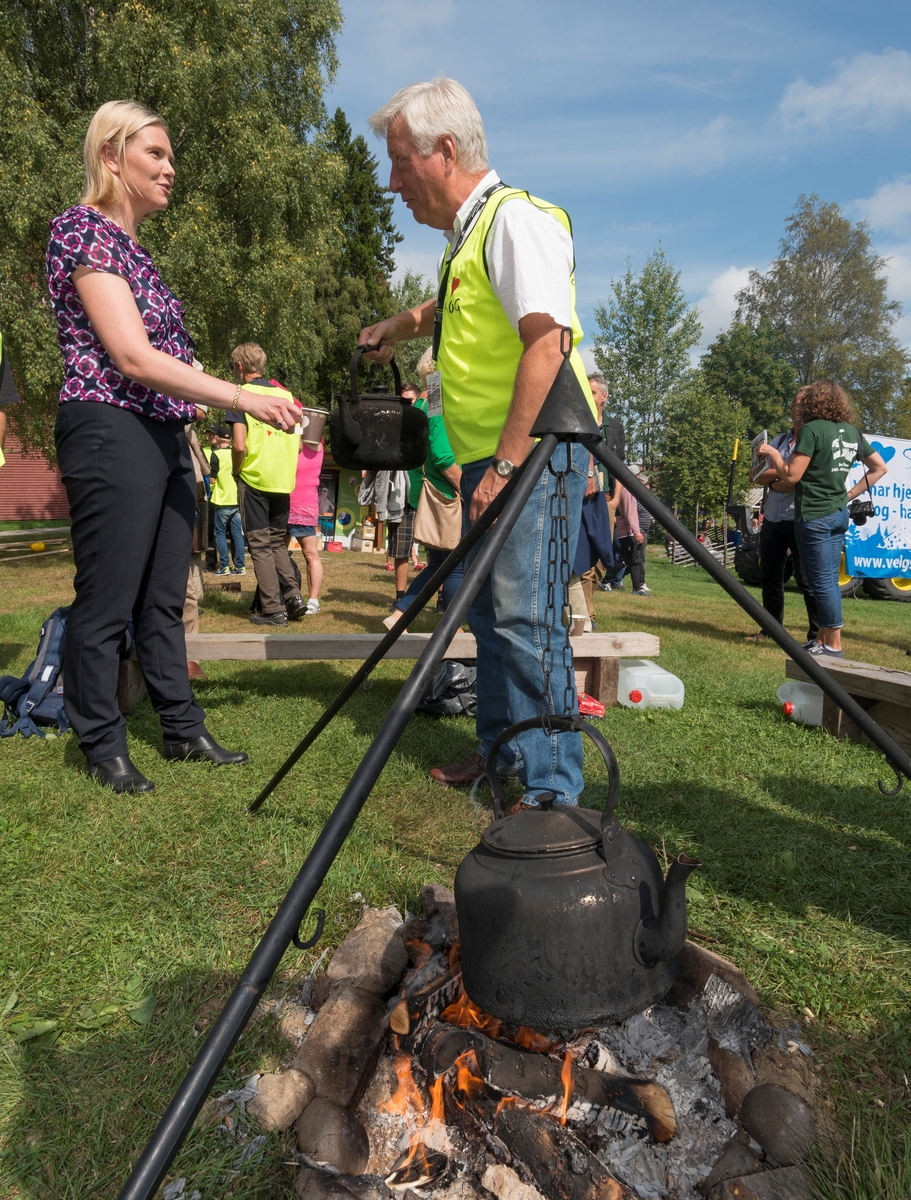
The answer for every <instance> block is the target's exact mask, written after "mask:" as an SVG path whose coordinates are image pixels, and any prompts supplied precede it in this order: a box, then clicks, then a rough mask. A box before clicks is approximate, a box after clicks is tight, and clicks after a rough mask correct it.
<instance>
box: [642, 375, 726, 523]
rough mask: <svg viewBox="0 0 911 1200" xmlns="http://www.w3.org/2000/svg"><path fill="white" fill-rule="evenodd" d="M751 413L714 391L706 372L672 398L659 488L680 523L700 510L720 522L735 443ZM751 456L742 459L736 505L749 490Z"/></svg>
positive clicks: (668, 403) (692, 377) (661, 444)
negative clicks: (748, 462) (749, 461)
mask: <svg viewBox="0 0 911 1200" xmlns="http://www.w3.org/2000/svg"><path fill="white" fill-rule="evenodd" d="M746 423H747V413H746V410H745V409H744V408H743V407H742V406H741V405H740V404H737V403H736V402H732V401H730V400H728V399H726V398H725V397H724V396H720V395H718V394H717V393H712V392H711V391H709V388H708V385H707V381H706V378H705V376H704V374H703V373H702V372H701V371H692V372H690V374H689V375H688V376H687V378H686V379H685V380H684V381H683V382H682V383H681V384H679V385H678V386H677V387H676V388H675V389H674V390H673V392H671V394H670V395H669V396H668V398H667V400H666V402H665V405H664V427H663V429H662V432H661V436H660V439H659V441H658V443H657V452H658V466H657V485H656V490H657V491H658V493H659V495H660V496H661V498H662V499H663V500H664V501H665V503H666V504H668V505H670V506H671V507H673V505H674V504H677V505H678V507H679V509H680V514H681V517H683V518H684V519H687V518H689V517H690V516H692V517H693V519H694V520H695V518H696V508H697V505H698V507H699V508H700V509H704V510H705V511H706V512H707V513H711V514H714V515H716V516H720V515H721V513H722V511H723V509H724V505H725V503H726V501H727V494H728V479H729V477H730V471H731V455H732V452H733V449H734V441H735V439H737V438H742V437H743V431H744V428H745V427H746ZM747 466H748V464H747V456H746V455H743V454H740V455H739V456H738V459H737V475H736V476H735V481H734V499H735V500H737V499H739V498H740V497H741V496H742V494H743V491H744V490H745V488H746V486H747V479H746V472H747Z"/></svg>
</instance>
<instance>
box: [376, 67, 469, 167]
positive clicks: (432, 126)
mask: <svg viewBox="0 0 911 1200" xmlns="http://www.w3.org/2000/svg"><path fill="white" fill-rule="evenodd" d="M399 116H401V117H403V118H404V120H405V124H406V125H407V126H408V132H409V133H410V134H411V137H412V140H413V141H414V144H415V145H416V146H417V148H418V150H419V151H420V153H421V154H423V155H424V157H425V158H426V156H427V155H428V154H430V153H432V151H433V148H434V146H435V145H436V144H437V141H438V140H439V139H440V138H441V137H443V135H444V134H447V133H448V134H450V135H451V136H452V137H454V138H455V143H456V147H457V150H458V156H459V157H458V163H459V166H460V167H461V168H462V170H463V171H468V172H469V173H470V174H475V173H476V172H478V171H486V170H488V165H487V137H486V135H485V133H484V122H483V121H482V120H481V114H480V113H479V112H478V109H477V105H476V104H475V102H474V100H472V98H471V96H470V95H469V93H468V92H467V91H466V90H465V88H463V87H462V85H461V84H460V83H457V82H456V80H455V79H444V78H439V79H434V80H433V81H432V82H431V83H412V84H411V85H410V86H409V87H406V88H402V90H401V91H400V92H396V94H395V95H394V96H393V97H392V99H391V100H390V101H389V102H388V103H387V104H384V105H383V107H382V108H379V109H377V111H376V112H375V113H374V114H373V116H372V117H371V118H370V125H371V128H372V129H373V132H374V133H375V134H376V135H377V137H385V136H386V134H387V133H388V132H389V126H390V125H391V124H392V122H393V121H394V120H395V119H396V117H399Z"/></svg>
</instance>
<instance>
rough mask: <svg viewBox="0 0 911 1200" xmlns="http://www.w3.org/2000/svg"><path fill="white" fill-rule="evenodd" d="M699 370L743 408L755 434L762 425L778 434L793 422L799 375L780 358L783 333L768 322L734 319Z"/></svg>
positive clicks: (713, 386)
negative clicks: (792, 406) (791, 410)
mask: <svg viewBox="0 0 911 1200" xmlns="http://www.w3.org/2000/svg"><path fill="white" fill-rule="evenodd" d="M700 369H701V371H702V375H703V378H704V379H705V384H706V387H707V388H708V390H709V391H710V392H713V393H714V394H715V395H717V396H721V397H723V398H724V400H725V401H726V402H727V403H728V404H739V405H740V406H741V408H743V410H744V411H745V413H746V426H745V429H746V430H750V431H752V434H756V433H759V432H761V430H763V429H768V431H769V433H770V434H774V433H776V432H778V431H779V430H780V429H783V428H785V426H786V425H787V424H789V417H788V407H789V406H790V403H791V401H792V400H793V398H794V393H795V391H796V390H797V374H796V372H795V370H794V368H793V367H792V366H791V364H790V363H789V362H787V361H786V360H785V359H784V357H783V356H782V338H781V335H780V334H779V333H778V331H777V330H776V329H774V328H773V326H772V325H771V323H770V322H769V321H768V320H765V319H763V320H760V321H759V323H758V324H757V325H755V326H752V325H745V324H744V323H743V322H741V321H735V322H734V323H733V325H731V327H730V329H729V330H728V331H727V333H722V334H719V335H718V337H717V338H716V339H715V341H714V342H712V344H711V346H709V348H708V350H707V351H706V352H705V354H704V355H703V356H702V359H701V362H700ZM751 436H752V435H751Z"/></svg>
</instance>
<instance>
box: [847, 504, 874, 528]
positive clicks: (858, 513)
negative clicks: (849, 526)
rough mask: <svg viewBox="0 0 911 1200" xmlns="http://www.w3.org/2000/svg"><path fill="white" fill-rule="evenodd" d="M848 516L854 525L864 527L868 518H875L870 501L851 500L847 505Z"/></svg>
mask: <svg viewBox="0 0 911 1200" xmlns="http://www.w3.org/2000/svg"><path fill="white" fill-rule="evenodd" d="M848 516H849V517H850V518H851V520H852V521H853V522H854V524H855V525H866V523H867V520H868V518H869V517H874V516H876V511H875V509H874V508H873V501H872V500H861V499H857V500H852V501H851V503H850V504H849V505H848Z"/></svg>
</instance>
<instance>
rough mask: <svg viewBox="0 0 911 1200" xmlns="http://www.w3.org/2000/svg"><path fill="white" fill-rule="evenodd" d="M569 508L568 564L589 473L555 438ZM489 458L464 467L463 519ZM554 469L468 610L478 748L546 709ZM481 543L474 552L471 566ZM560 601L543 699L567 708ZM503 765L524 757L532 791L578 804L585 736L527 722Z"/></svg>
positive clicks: (584, 458)
mask: <svg viewBox="0 0 911 1200" xmlns="http://www.w3.org/2000/svg"><path fill="white" fill-rule="evenodd" d="M568 457H569V460H570V462H569V465H570V470H569V471H568V473H567V476H566V493H567V501H568V509H569V530H568V534H569V536H568V539H567V540H568V545H567V548H566V553H567V554H568V555H569V559H570V566H571V565H572V555H573V552H574V550H575V547H576V542H577V541H578V538H579V524H580V521H581V516H582V497H583V495H584V494H585V488H586V485H587V483H588V457H589V456H588V451H587V450H584V449H583V447H582V446H580V445H578V444H576V443H573V444H570V445H567V444H562V445H560V446H558V447H557V449H556V451H555V452H554V456H553V459H552V460H551V462H552V464H553V466H554V467H555V468H556V469H560V468H565V467H566V465H567V458H568ZM491 461H492V460H491V459H489V458H483V459H479V460H478V461H477V462H473V463H466V464H464V465H463V467H462V501H463V513H464V518H463V519H464V521H465V523H466V528H467V522H468V509H469V506H470V504H471V497H472V495H473V494H474V490H475V488H476V487H477V486H478V483H479V482H480V480H481V477H482V475H483V474H484V472H485V471H486V470H487V468H488V467H489V466H490V463H491ZM554 490H555V479H554V476H553V474H552V473H551V471H550V470H547V471H545V472H544V474H543V476H542V477H541V479H540V480H539V481H538V483H537V484H536V485H535V489H534V491H533V492H532V494H531V496H530V497H529V499H528V501H527V503H526V505H525V507H524V508H523V509H522V512H521V513H520V514H519V519H518V520H517V521H516V523H515V525H514V526H513V529H512V531H511V533H510V535H509V537H508V538H507V539H506V543H505V545H504V546H503V549H502V550H501V551H500V553H499V555H498V556H497V559H496V561H495V562H494V564H493V567H492V568H491V571H490V574H489V575H488V576H487V578H486V579H485V580H484V583H483V584H482V585H481V590H480V591H479V592H478V595H477V596H476V597H475V601H474V603H473V604H472V606H471V608H470V609H469V610H468V625H469V628H470V629H471V632H472V633H473V634H474V636H475V639H476V641H477V644H478V680H477V689H478V711H477V718H476V729H477V734H478V739H479V740H480V743H481V745H480V747H479V749H480V752H481V754H482V755H484V757H485V758H486V757H487V756H488V754H489V753H490V749H491V747H492V745H493V742H494V739H495V738H496V737H497V736H498V734H500V733H502V731H503V730H504V729H505V728H506V727H507V726H509V725H512V724H514V723H515V722H517V721H524V720H526V719H528V718H529V717H537V716H540V714H541V707H542V697H543V695H544V672H543V668H542V656H543V652H544V642H545V632H544V613H545V606H546V602H547V548H548V545H547V544H548V541H549V538H550V526H551V521H550V498H551V496H552V495H553V494H554ZM479 549H480V546H476V547H475V548H474V550H473V551H472V553H471V554H470V555H469V556H468V559H467V561H466V564H465V569H466V571H467V570H468V567H469V565H470V563H471V562H472V560H473V558H474V556H475V555H476V554H477V552H478V550H479ZM562 604H563V597H562V594H561V589H560V587H559V583H558V587H557V597H556V605H557V612H556V626H555V628H554V630H553V633H552V637H551V646H552V649H553V668H552V672H553V673H552V675H551V686H550V695H549V697H547V709H548V711H550V712H552V713H562V712H563V708H564V703H563V699H564V688H565V687H566V686H567V680H566V675H565V672H564V669H563V647H564V646H565V645H566V642H567V639H568V637H569V631H568V630H567V629H565V628H564V626H563V625H562V623H561V613H560V608H561V606H562ZM570 683H571V692H572V700H571V710H572V711H573V712H575V711H576V710H577V707H578V705H577V700H576V689H575V677H572V679H571V681H570ZM500 762H501V763H502V764H503V765H505V766H511V765H513V764H518V765H519V774H520V778H521V779H522V783H523V784H524V786H525V794H526V798H527V799H528V800H529V801H531V800H533V798H534V796H535V795H536V794H537V793H538V792H545V791H547V792H554V793H555V795H556V798H557V802H558V803H560V804H577V803H578V801H579V794H580V792H581V791H582V786H583V784H582V737H581V735H580V734H578V733H561V734H552V735H550V736H548V735H547V734H546V733H545V732H544V730H543V729H529V730H527V731H526V732H525V733H520V734H519V735H518V737H517V738H516V739H515V740H514V741H513V742H512V743H509V744H508V745H506V746H504V747H503V748H502V750H501V751H500Z"/></svg>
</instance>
